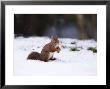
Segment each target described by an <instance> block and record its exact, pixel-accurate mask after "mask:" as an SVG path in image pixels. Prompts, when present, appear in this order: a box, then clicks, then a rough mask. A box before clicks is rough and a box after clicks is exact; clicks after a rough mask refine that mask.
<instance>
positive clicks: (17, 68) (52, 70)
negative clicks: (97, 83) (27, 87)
mask: <svg viewBox="0 0 110 89" xmlns="http://www.w3.org/2000/svg"><path fill="white" fill-rule="evenodd" d="M59 40H60V47H61V52H60V53H55V54H54V57H55V58H56V60H54V61H51V60H50V61H49V62H43V61H40V60H27V56H28V55H29V54H30V53H31V52H32V51H37V52H40V51H41V50H42V48H43V46H44V45H45V44H47V43H48V42H50V38H48V37H29V38H24V37H16V38H15V39H14V59H13V60H14V75H17V76H19V75H22V76H25V75H36V76H38V75H39V76H41V75H43V76H46V75H47V76H50V75H53V76H55V75H58V76H60V75H61V76H62V75H74V76H75V75H76V76H82V75H86V76H87V75H92V76H93V75H96V74H97V70H96V69H97V53H93V52H92V51H91V50H87V49H88V47H97V43H96V41H95V40H93V39H91V40H78V39H71V38H59ZM72 47H76V48H78V51H71V48H72Z"/></svg>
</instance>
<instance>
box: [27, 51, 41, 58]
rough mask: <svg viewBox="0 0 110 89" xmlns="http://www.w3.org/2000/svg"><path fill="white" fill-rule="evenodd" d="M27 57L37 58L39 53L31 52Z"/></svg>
mask: <svg viewBox="0 0 110 89" xmlns="http://www.w3.org/2000/svg"><path fill="white" fill-rule="evenodd" d="M27 59H30V60H39V59H40V53H38V52H31V53H30V54H29V55H28V57H27Z"/></svg>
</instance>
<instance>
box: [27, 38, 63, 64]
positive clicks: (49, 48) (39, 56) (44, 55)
mask: <svg viewBox="0 0 110 89" xmlns="http://www.w3.org/2000/svg"><path fill="white" fill-rule="evenodd" d="M58 44H59V40H58V37H53V38H52V39H51V42H50V43H48V44H46V45H45V46H44V47H43V49H42V51H41V53H38V52H31V53H30V54H29V55H28V57H27V59H33V60H41V61H45V62H47V61H48V60H49V54H50V52H51V53H54V52H58V53H59V52H60V50H61V49H60V48H59V46H58V47H56V46H57V45H58Z"/></svg>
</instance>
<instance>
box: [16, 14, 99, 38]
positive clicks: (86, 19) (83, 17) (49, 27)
mask: <svg viewBox="0 0 110 89" xmlns="http://www.w3.org/2000/svg"><path fill="white" fill-rule="evenodd" d="M14 34H15V36H16V37H17V36H24V37H29V36H49V37H50V36H53V35H57V36H58V37H65V38H77V39H91V38H93V39H95V40H96V39H97V14H15V15H14Z"/></svg>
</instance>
